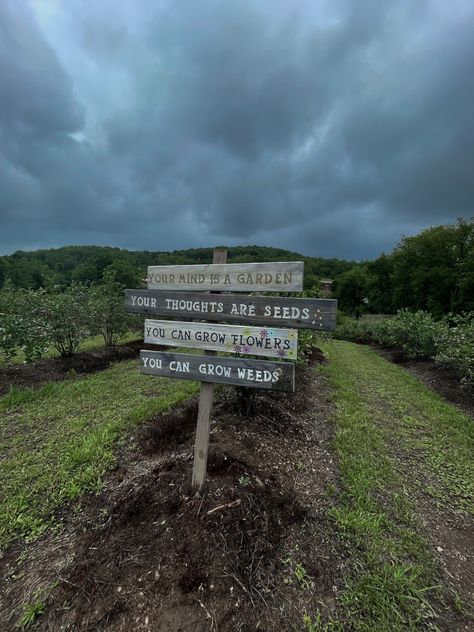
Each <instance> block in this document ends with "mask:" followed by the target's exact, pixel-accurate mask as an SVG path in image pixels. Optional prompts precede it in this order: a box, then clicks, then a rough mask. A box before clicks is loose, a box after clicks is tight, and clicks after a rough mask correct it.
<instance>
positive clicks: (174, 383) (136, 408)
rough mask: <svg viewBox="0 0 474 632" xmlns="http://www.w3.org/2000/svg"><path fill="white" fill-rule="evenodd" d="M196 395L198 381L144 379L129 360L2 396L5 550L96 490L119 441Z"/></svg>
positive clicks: (1, 540)
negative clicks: (69, 503)
mask: <svg viewBox="0 0 474 632" xmlns="http://www.w3.org/2000/svg"><path fill="white" fill-rule="evenodd" d="M195 392H197V384H196V383H195V382H187V381H183V380H172V379H166V378H157V377H154V376H145V375H141V374H140V372H139V369H138V361H135V360H132V361H127V362H120V363H118V364H116V365H114V366H113V367H112V368H110V369H107V370H105V371H102V372H100V373H95V374H92V375H90V376H88V377H86V378H84V379H80V380H74V381H65V382H51V383H48V384H46V385H45V386H43V387H42V388H40V389H38V390H35V391H31V390H24V391H12V393H11V394H9V395H6V396H5V397H3V398H0V549H1V548H2V547H4V546H6V545H7V544H8V543H9V542H11V541H12V540H13V539H14V538H16V537H19V536H21V537H23V538H26V539H34V538H36V537H37V536H38V535H40V534H41V533H42V532H44V531H45V529H47V528H48V526H50V525H51V524H52V523H53V518H52V515H53V512H54V510H55V509H57V508H58V507H59V506H60V505H61V504H62V503H63V502H64V501H66V500H74V499H76V498H78V497H79V496H80V495H81V494H82V493H84V492H85V491H89V490H96V489H99V488H100V487H101V484H102V483H101V479H102V477H103V475H104V473H105V472H106V470H107V469H109V468H110V467H111V466H112V465H113V464H114V463H115V458H116V457H115V453H116V442H117V440H118V439H120V438H121V437H122V436H124V435H125V432H126V431H127V430H129V429H130V428H132V427H133V426H134V425H135V424H138V423H139V422H141V421H143V420H145V419H148V418H150V417H151V416H153V415H154V414H156V413H159V412H161V411H163V410H166V409H167V408H169V407H171V406H172V405H174V404H176V403H178V402H180V401H182V400H184V399H187V398H188V397H190V396H191V395H192V394H194V393H195Z"/></svg>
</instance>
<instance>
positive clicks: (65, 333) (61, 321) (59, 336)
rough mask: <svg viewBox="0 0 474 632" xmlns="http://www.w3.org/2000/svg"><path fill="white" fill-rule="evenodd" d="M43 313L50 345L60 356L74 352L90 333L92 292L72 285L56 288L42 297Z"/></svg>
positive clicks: (76, 284)
mask: <svg viewBox="0 0 474 632" xmlns="http://www.w3.org/2000/svg"><path fill="white" fill-rule="evenodd" d="M43 299H44V300H43V305H42V312H43V316H44V322H45V323H46V326H47V328H48V335H49V338H50V340H51V342H52V344H53V346H54V347H55V348H56V349H57V350H58V352H59V353H60V354H61V355H62V356H71V355H73V354H74V353H76V351H77V348H78V347H79V345H80V344H81V342H82V341H83V340H84V339H85V338H87V336H89V334H90V323H91V320H92V315H91V308H92V301H91V290H90V288H89V287H88V286H86V285H84V284H82V283H71V285H70V286H69V287H68V288H67V289H66V290H63V291H60V290H59V288H55V291H53V292H52V293H50V294H46V293H45V294H44V295H43Z"/></svg>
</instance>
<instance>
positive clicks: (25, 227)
mask: <svg viewBox="0 0 474 632" xmlns="http://www.w3.org/2000/svg"><path fill="white" fill-rule="evenodd" d="M473 165H474V5H473V2H472V0H466V1H462V0H459V1H458V0H450V2H446V1H445V0H439V1H438V2H429V1H425V0H411V1H404V0H396V1H387V2H384V1H382V0H373V1H359V0H358V1H357V2H355V1H354V0H348V1H347V2H345V1H343V0H341V1H339V0H328V1H327V2H326V1H319V0H307V1H305V0H302V1H297V0H280V1H278V0H268V1H262V0H258V2H257V0H249V1H246V0H220V1H214V0H193V1H191V0H149V1H148V0H121V1H118V0H100V1H97V2H84V0H30V1H29V2H28V1H27V0H1V1H0V254H6V253H10V252H13V251H14V250H17V249H22V250H31V249H36V248H47V247H57V246H62V245H66V244H99V245H100V244H103V245H113V246H119V247H123V248H130V249H151V250H172V249H173V250H174V249H180V248H189V247H199V246H213V245H221V244H225V245H236V244H259V245H271V246H279V247H283V248H288V249H290V250H295V251H298V252H301V253H304V254H307V255H314V256H324V257H332V256H335V257H343V258H351V259H352V258H353V259H366V258H373V257H375V256H377V255H378V254H380V253H381V252H382V251H389V250H391V249H392V248H393V246H394V245H395V244H396V243H397V242H398V241H399V240H400V238H401V237H402V235H411V234H415V233H416V232H418V231H419V230H421V229H422V228H424V227H426V226H429V225H433V224H440V223H449V222H453V221H455V220H456V218H458V217H471V216H473V215H474V210H473V209H474V204H473V201H474V168H473Z"/></svg>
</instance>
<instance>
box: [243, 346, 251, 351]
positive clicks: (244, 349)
mask: <svg viewBox="0 0 474 632" xmlns="http://www.w3.org/2000/svg"><path fill="white" fill-rule="evenodd" d="M242 351H243V352H244V353H250V352H251V351H252V349H251V347H249V346H248V345H244V346H243V347H242Z"/></svg>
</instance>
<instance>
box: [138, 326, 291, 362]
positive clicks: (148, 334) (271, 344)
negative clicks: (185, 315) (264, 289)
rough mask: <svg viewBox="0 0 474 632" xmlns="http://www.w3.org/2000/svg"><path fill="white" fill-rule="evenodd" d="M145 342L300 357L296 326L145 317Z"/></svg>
mask: <svg viewBox="0 0 474 632" xmlns="http://www.w3.org/2000/svg"><path fill="white" fill-rule="evenodd" d="M145 342H146V343H147V344H157V345H166V346H169V347H190V348H195V349H210V350H212V351H227V352H229V353H239V354H242V355H257V356H265V357H269V358H288V359H290V360H296V358H297V357H298V332H297V331H296V330H294V329H276V328H271V327H245V326H241V325H220V324H212V325H209V324H207V323H189V322H186V323H185V322H176V321H168V320H145Z"/></svg>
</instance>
